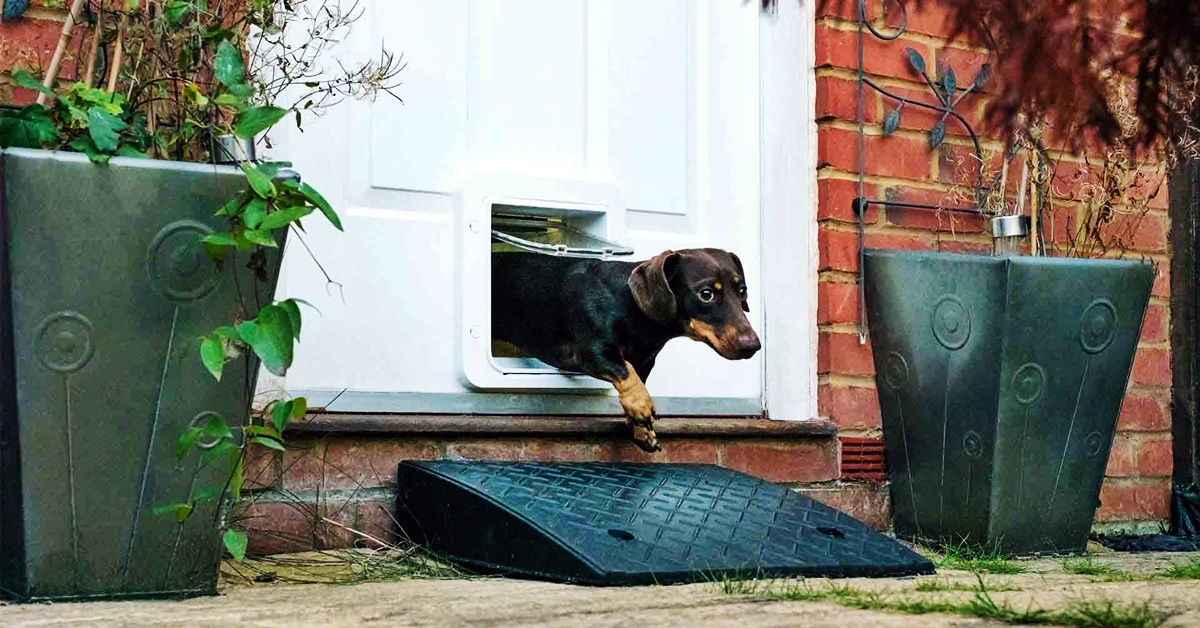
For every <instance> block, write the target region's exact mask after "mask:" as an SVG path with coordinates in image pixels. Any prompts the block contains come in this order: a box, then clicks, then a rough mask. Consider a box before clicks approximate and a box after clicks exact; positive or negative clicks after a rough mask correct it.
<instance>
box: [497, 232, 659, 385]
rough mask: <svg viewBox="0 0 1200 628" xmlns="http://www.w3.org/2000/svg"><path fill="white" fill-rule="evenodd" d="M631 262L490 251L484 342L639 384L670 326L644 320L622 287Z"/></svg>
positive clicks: (626, 282)
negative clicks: (633, 378) (629, 368)
mask: <svg viewBox="0 0 1200 628" xmlns="http://www.w3.org/2000/svg"><path fill="white" fill-rule="evenodd" d="M637 266H638V264H637V263H634V262H617V261H602V260H593V259H578V258H568V257H554V256H549V255H541V254H538V253H493V254H492V338H493V339H494V340H503V341H505V342H509V343H512V344H513V345H516V346H517V347H519V348H521V349H522V350H524V351H526V352H527V353H529V355H531V356H533V357H535V358H537V359H539V360H541V361H543V362H545V363H547V364H549V365H551V366H553V367H555V368H558V369H562V370H565V371H575V372H582V373H587V374H589V375H593V376H604V379H607V380H609V381H612V380H615V379H622V378H624V377H625V376H626V369H625V364H624V363H625V361H628V362H629V363H630V364H631V365H633V368H634V370H635V371H637V374H638V376H639V377H641V379H642V380H643V381H645V379H646V378H647V377H648V376H649V375H650V371H651V369H653V368H654V359H655V358H656V357H657V356H658V352H659V351H660V350H662V348H663V345H665V344H666V343H667V341H668V340H670V339H672V338H675V337H677V336H681V335H683V331H682V327H681V325H680V324H679V322H678V321H670V322H666V323H662V322H657V321H655V320H652V319H651V318H650V317H649V316H647V315H646V314H645V313H643V312H642V311H641V309H639V308H638V304H637V302H636V301H635V300H634V297H633V293H632V292H631V291H630V289H629V277H630V275H631V274H632V273H633V270H634V268H636V267H637Z"/></svg>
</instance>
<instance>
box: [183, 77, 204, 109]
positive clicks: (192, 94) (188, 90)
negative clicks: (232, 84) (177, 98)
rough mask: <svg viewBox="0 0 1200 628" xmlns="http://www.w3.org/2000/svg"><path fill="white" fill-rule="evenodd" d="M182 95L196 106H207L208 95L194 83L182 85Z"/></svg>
mask: <svg viewBox="0 0 1200 628" xmlns="http://www.w3.org/2000/svg"><path fill="white" fill-rule="evenodd" d="M183 95H184V96H187V98H188V100H190V101H192V103H193V104H195V105H196V106H197V107H207V106H208V96H205V95H204V94H203V93H202V92H201V91H200V88H199V87H197V86H196V84H195V83H188V84H187V85H184V86H183Z"/></svg>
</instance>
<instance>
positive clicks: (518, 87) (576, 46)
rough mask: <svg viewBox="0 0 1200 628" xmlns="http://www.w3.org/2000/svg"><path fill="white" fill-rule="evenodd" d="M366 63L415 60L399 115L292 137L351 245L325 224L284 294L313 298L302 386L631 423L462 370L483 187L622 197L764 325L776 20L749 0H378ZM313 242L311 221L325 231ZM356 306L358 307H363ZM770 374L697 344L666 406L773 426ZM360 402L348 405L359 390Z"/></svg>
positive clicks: (667, 392) (299, 378)
mask: <svg viewBox="0 0 1200 628" xmlns="http://www.w3.org/2000/svg"><path fill="white" fill-rule="evenodd" d="M361 6H362V7H363V8H364V9H365V10H366V13H365V15H364V17H363V19H362V20H360V21H359V23H358V25H357V27H356V30H355V31H354V33H353V35H352V37H351V41H350V42H348V46H347V49H348V50H351V51H352V52H353V54H354V55H357V56H359V57H364V56H365V57H369V56H371V55H375V54H378V50H379V46H380V45H381V44H382V43H386V45H387V46H388V47H389V49H392V50H394V51H403V53H404V59H405V61H406V62H407V63H408V66H407V69H405V70H404V72H403V73H402V75H401V80H402V83H403V84H402V85H401V87H400V88H399V90H398V91H399V94H400V95H401V96H402V97H403V99H404V102H403V103H400V102H397V101H395V100H394V99H392V98H390V97H388V96H386V95H384V96H381V97H380V98H379V99H378V100H377V101H376V102H374V103H349V102H347V103H345V104H343V105H339V106H338V107H336V108H335V109H334V110H333V111H331V112H330V113H329V114H328V115H326V116H324V117H322V118H320V119H317V120H310V121H309V122H308V123H307V124H306V127H305V132H304V133H297V132H295V131H294V130H290V131H286V132H285V136H284V137H282V138H279V140H280V141H279V149H280V152H281V153H282V154H281V155H280V156H281V157H283V158H286V159H290V160H291V161H293V162H294V163H295V166H296V169H297V170H298V171H299V172H300V173H301V174H302V175H303V176H304V177H305V179H306V180H309V181H311V182H312V183H313V184H314V185H315V186H317V187H318V188H319V189H321V190H323V191H326V190H328V191H330V194H329V196H331V198H330V200H331V201H332V202H334V203H335V205H336V206H337V208H338V209H339V211H340V212H341V214H342V216H343V222H344V223H345V227H346V233H344V234H339V233H336V232H334V231H333V230H332V229H328V228H325V227H323V226H318V225H316V224H315V221H310V222H314V225H312V226H309V232H308V233H307V234H306V235H305V242H306V243H307V244H308V246H309V248H311V249H312V251H313V253H314V254H315V255H316V257H317V258H318V259H319V260H320V261H321V263H322V264H323V265H324V266H325V269H326V270H327V271H328V272H329V274H330V275H331V276H332V277H333V279H334V280H336V281H338V282H340V283H341V284H342V285H343V287H342V288H341V290H340V291H339V290H338V289H337V288H331V287H330V286H327V284H326V281H325V278H324V276H323V275H322V274H321V272H319V270H318V269H317V267H316V265H315V264H314V263H313V261H312V260H311V259H310V258H309V256H308V254H307V252H306V251H305V250H304V248H303V247H301V246H299V245H298V244H299V243H298V242H297V241H293V242H292V243H291V244H290V245H289V250H288V254H287V256H286V261H285V274H284V276H283V278H282V280H281V291H282V292H285V293H286V294H287V295H288V296H296V297H299V298H304V299H306V300H309V301H311V302H313V304H314V305H315V306H316V307H317V308H318V309H319V310H320V314H319V315H318V314H309V315H308V316H306V318H305V324H304V330H303V337H302V341H301V344H300V346H299V348H298V353H297V358H296V363H295V366H294V367H293V369H292V370H291V371H290V372H289V373H288V377H287V378H286V387H287V389H288V390H289V391H290V392H293V393H297V394H310V395H311V394H313V393H314V392H316V393H318V394H316V395H314V396H315V397H316V398H315V399H314V403H321V400H322V399H323V398H324V399H329V398H332V396H333V395H335V394H340V395H341V396H340V397H338V401H337V403H336V404H335V405H333V406H331V407H330V409H341V410H363V411H367V410H370V411H396V412H422V411H424V412H439V411H456V412H461V411H477V412H506V413H507V412H543V411H550V412H571V413H591V412H607V413H611V412H614V411H616V409H617V408H616V406H615V404H614V402H613V401H612V400H611V399H607V398H605V397H604V396H600V395H595V394H592V395H580V394H573V395H564V394H559V393H555V392H553V391H549V392H546V393H544V394H524V395H513V394H490V393H482V392H477V391H472V390H470V389H468V388H466V387H465V386H464V385H463V384H462V378H461V377H460V373H459V371H458V368H459V367H458V361H457V359H456V353H455V352H456V350H457V348H456V341H455V339H456V337H457V335H458V332H459V330H458V329H457V327H456V325H457V323H456V311H455V309H456V307H457V306H458V305H457V304H458V301H457V299H456V298H455V282H456V274H457V270H456V269H457V268H458V267H457V266H456V264H457V260H456V254H455V245H454V242H455V224H456V221H455V209H454V203H453V199H452V196H451V195H452V194H453V192H454V191H455V190H456V189H457V188H458V186H459V185H460V184H461V182H462V181H463V180H464V179H465V178H466V177H468V176H469V174H470V173H472V172H490V173H496V172H511V173H514V174H519V175H522V176H531V177H539V178H578V179H586V180H591V181H598V182H612V183H614V184H615V185H616V186H617V187H618V188H619V189H620V192H621V196H622V198H623V199H624V201H625V205H626V207H627V210H626V216H625V221H626V224H627V232H626V236H625V238H624V243H626V244H630V245H632V246H634V247H635V248H636V255H635V258H636V259H645V258H648V257H651V256H653V255H655V254H657V253H659V252H661V251H662V250H664V249H668V248H671V249H679V248H689V247H699V246H715V247H720V248H727V249H730V250H733V251H734V252H736V253H737V254H738V255H739V257H740V258H741V260H742V262H743V264H744V265H745V269H746V274H747V277H748V281H749V282H750V287H751V312H750V317H751V321H752V322H753V323H754V324H755V326H756V328H758V329H761V328H762V327H761V320H762V319H761V316H762V313H763V306H762V302H763V301H762V290H761V287H762V284H761V268H760V257H761V250H760V249H761V246H760V241H761V236H760V224H761V220H760V210H759V203H760V200H759V189H760V182H759V153H760V133H759V85H758V67H759V65H758V63H759V62H758V50H759V41H758V28H759V21H758V9H757V7H756V6H755V3H744V2H740V1H737V0H735V1H733V2H730V1H728V0H711V1H706V2H696V1H694V0H657V1H655V2H644V1H640V0H439V1H438V2H409V1H405V2H394V1H387V0H362V4H361ZM306 226H307V225H306ZM343 299H344V301H343ZM762 368H763V367H762V358H761V355H760V356H756V357H755V358H754V359H752V360H749V361H739V362H729V361H726V360H724V359H722V358H720V357H719V356H717V355H716V354H715V353H714V352H713V351H712V350H711V349H709V348H707V347H705V346H703V345H701V344H699V343H696V342H692V341H690V340H686V339H679V340H674V341H672V342H671V343H669V344H668V345H667V347H666V349H664V351H663V352H662V354H661V355H660V357H659V359H658V362H657V366H656V367H655V371H654V374H653V375H652V376H651V378H650V382H649V385H650V389H651V392H652V394H654V396H655V397H656V399H658V401H659V406H660V410H662V412H663V413H664V414H667V413H676V412H677V413H713V414H722V413H725V414H747V413H758V412H759V411H761V399H762ZM343 391H345V392H343Z"/></svg>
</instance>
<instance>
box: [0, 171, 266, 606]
mask: <svg viewBox="0 0 1200 628" xmlns="http://www.w3.org/2000/svg"><path fill="white" fill-rule="evenodd" d="M243 185H244V178H243V176H242V175H241V172H240V170H238V169H236V168H229V167H219V168H218V167H214V166H205V165H202V164H187V163H176V162H165V161H154V160H144V159H120V158H118V159H113V160H112V162H111V163H110V164H109V165H107V166H96V165H93V164H91V163H90V162H88V160H87V158H86V157H84V156H83V155H79V154H74V153H54V152H48V151H36V150H15V149H14V150H9V151H4V152H3V153H0V276H2V277H3V286H2V288H3V289H0V588H2V589H3V592H4V593H7V594H8V595H9V596H11V597H15V598H18V599H62V598H88V597H132V596H147V595H188V594H204V593H215V591H216V580H217V574H218V567H219V561H220V556H221V543H220V538H219V525H220V523H221V520H220V518H221V517H222V516H224V510H225V509H224V508H220V507H218V505H217V504H215V503H214V502H209V503H207V504H204V505H201V506H199V507H197V510H196V512H195V513H194V514H193V515H192V517H191V518H190V519H188V520H187V521H186V522H184V523H176V521H175V519H174V517H172V516H170V515H163V514H155V513H153V512H151V509H152V508H153V507H154V506H157V505H163V504H167V503H173V502H181V501H185V500H186V498H187V496H188V491H189V488H190V487H191V486H193V481H195V482H196V486H200V485H203V484H215V483H220V482H222V480H223V477H222V476H223V471H224V466H225V465H223V464H219V465H213V466H212V467H211V468H210V469H209V470H207V471H205V472H204V473H198V472H197V469H198V465H197V462H198V460H199V456H197V455H195V454H193V455H191V456H189V457H188V458H186V459H185V460H184V462H182V463H180V462H178V461H177V460H176V457H175V443H176V442H177V439H178V437H179V435H180V434H181V433H182V432H183V431H184V429H185V428H186V427H187V426H188V425H189V424H191V423H192V422H193V421H201V420H204V419H205V418H207V417H208V416H209V415H210V414H211V413H216V414H218V415H220V416H222V417H224V418H225V419H226V420H227V421H228V422H229V423H230V424H236V423H237V422H239V421H240V419H241V417H242V416H243V414H244V413H245V412H246V410H247V409H248V407H249V403H250V397H249V395H250V394H251V391H252V390H253V386H254V380H255V377H256V375H257V367H256V365H253V366H252V367H251V369H250V370H249V371H247V370H246V366H245V364H244V363H243V362H242V361H235V362H232V363H230V364H229V365H227V367H226V370H225V373H224V377H223V379H222V381H221V382H220V383H218V382H216V381H214V380H213V378H212V377H211V376H210V375H208V374H207V372H206V371H205V370H204V368H203V366H202V365H201V362H200V359H199V351H198V344H197V340H196V339H197V337H198V336H200V335H202V334H204V333H207V332H210V331H211V330H212V329H214V328H215V327H217V326H219V325H221V324H228V323H229V322H230V318H231V316H232V315H233V314H234V313H235V312H238V311H240V310H241V308H240V306H239V303H238V301H239V289H238V288H239V286H240V290H241V291H242V292H241V294H242V295H243V297H244V298H246V299H248V300H249V299H252V298H254V295H253V294H252V293H251V292H250V291H251V290H253V289H255V288H254V286H255V282H254V281H253V280H252V277H251V274H250V271H248V270H247V269H246V268H245V261H244V260H241V261H238V260H236V259H233V260H230V262H231V263H227V264H226V265H225V266H224V268H223V270H221V271H218V270H217V269H216V268H215V266H214V265H213V263H212V262H211V260H209V259H208V257H207V256H206V255H205V254H204V252H203V250H201V249H199V247H198V246H197V244H198V240H199V238H201V237H202V236H203V235H204V234H205V233H207V232H209V231H211V230H213V229H216V228H219V226H220V223H219V222H218V219H216V218H214V217H213V212H214V211H215V210H216V209H217V208H218V207H220V205H221V204H222V203H224V202H225V201H226V200H228V199H229V198H231V197H232V196H233V195H234V194H236V193H237V192H238V191H239V190H240V189H241V188H242V186H243ZM278 263H279V260H278V256H273V259H272V260H271V261H270V264H269V266H270V267H271V273H270V274H271V277H272V281H271V284H272V285H262V284H258V286H259V287H258V290H259V292H260V293H259V295H258V296H259V298H261V299H270V298H271V296H272V292H273V291H274V285H273V284H274V280H275V278H276V277H277V276H278ZM235 274H236V275H237V281H236V282H235ZM209 446H211V444H209Z"/></svg>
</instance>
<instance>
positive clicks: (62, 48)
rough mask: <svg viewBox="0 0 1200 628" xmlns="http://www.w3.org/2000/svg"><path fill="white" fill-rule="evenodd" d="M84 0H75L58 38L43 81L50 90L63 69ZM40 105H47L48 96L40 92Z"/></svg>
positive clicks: (38, 99) (38, 98) (38, 100)
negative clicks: (68, 44)
mask: <svg viewBox="0 0 1200 628" xmlns="http://www.w3.org/2000/svg"><path fill="white" fill-rule="evenodd" d="M83 3H84V0H75V3H74V4H72V5H71V12H70V13H69V14H67V19H66V20H65V21H64V22H63V27H62V33H60V34H59V36H58V45H57V46H55V47H54V56H53V57H51V58H50V67H49V68H47V69H46V77H45V79H43V80H42V85H43V86H44V87H46V88H47V89H49V88H50V87H51V86H52V85H54V81H55V79H57V78H58V71H59V69H60V68H62V60H63V55H64V54H66V52H67V42H69V41H70V40H71V29H72V28H74V27H75V23H76V22H77V21H79V14H80V13H82V12H83ZM37 103H38V104H39V105H44V104H46V94H45V93H44V92H39V93H38V97H37Z"/></svg>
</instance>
